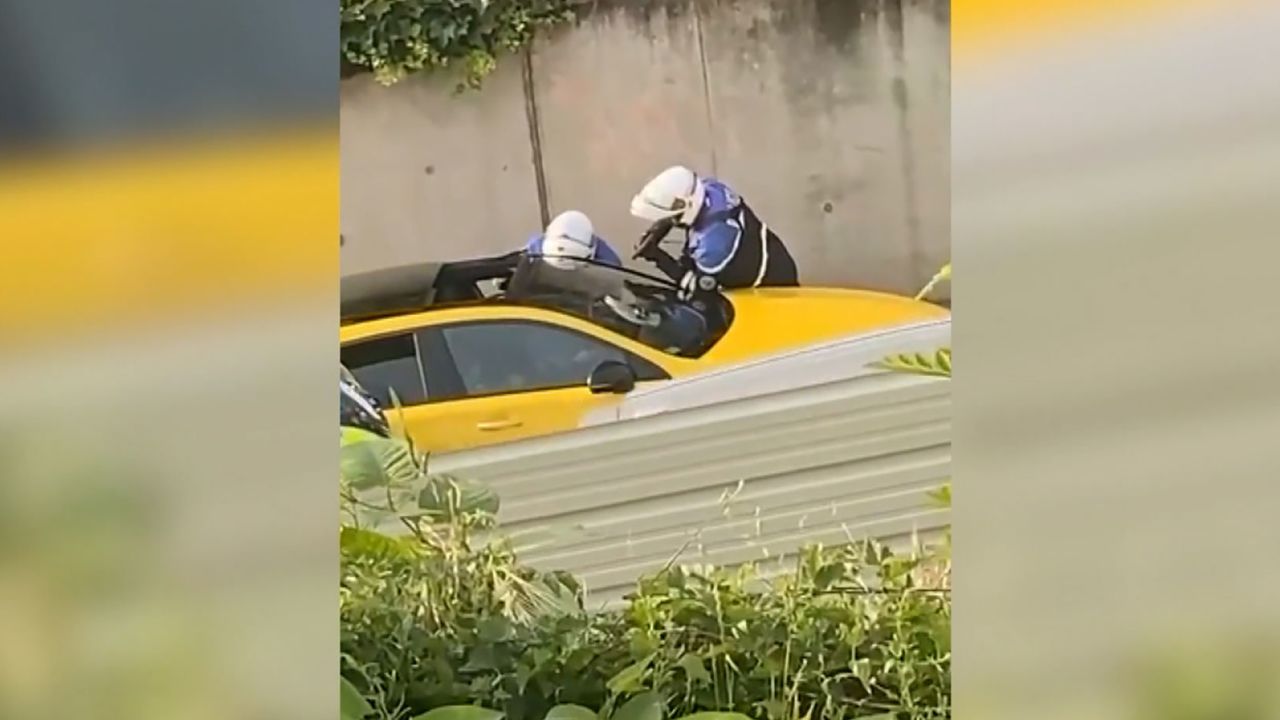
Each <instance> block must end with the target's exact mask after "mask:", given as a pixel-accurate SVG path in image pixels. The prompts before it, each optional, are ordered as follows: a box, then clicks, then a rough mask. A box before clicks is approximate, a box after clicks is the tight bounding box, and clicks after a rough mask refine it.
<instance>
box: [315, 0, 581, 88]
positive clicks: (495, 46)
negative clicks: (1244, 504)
mask: <svg viewBox="0 0 1280 720" xmlns="http://www.w3.org/2000/svg"><path fill="white" fill-rule="evenodd" d="M573 4H574V3H573V2H572V0H341V21H340V22H341V24H340V28H339V36H340V43H341V52H342V60H343V64H344V71H346V72H360V71H367V72H372V73H373V74H374V76H375V77H376V78H377V80H378V81H379V82H381V83H383V84H386V85H390V84H392V83H395V82H396V81H398V80H401V79H403V78H404V77H405V76H407V75H409V74H412V73H414V72H419V71H432V70H438V69H444V68H459V69H460V70H461V74H462V81H461V82H460V83H459V85H458V88H459V89H462V88H466V87H470V88H478V87H479V86H480V83H481V81H482V80H483V79H484V77H485V76H487V75H488V74H489V73H490V72H492V71H493V69H494V67H495V66H496V63H497V57H498V55H500V54H501V53H502V52H504V51H507V52H514V51H517V50H519V49H520V48H522V47H524V46H525V45H526V44H527V43H529V42H530V40H531V39H532V38H533V35H534V32H535V31H536V30H537V29H538V28H541V27H549V26H552V25H555V24H557V23H561V22H565V21H568V20H570V19H572V18H573V10H572V7H573Z"/></svg>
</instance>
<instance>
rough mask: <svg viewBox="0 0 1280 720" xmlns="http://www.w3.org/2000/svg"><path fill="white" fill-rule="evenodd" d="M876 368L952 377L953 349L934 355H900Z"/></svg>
mask: <svg viewBox="0 0 1280 720" xmlns="http://www.w3.org/2000/svg"><path fill="white" fill-rule="evenodd" d="M874 365H875V366H876V367H880V368H884V369H886V370H896V371H898V372H906V373H913V374H916V375H934V376H936V377H945V378H949V377H951V348H942V349H940V350H937V351H936V352H934V353H933V354H932V355H929V354H926V353H898V354H896V355H890V356H889V357H887V358H884V359H883V360H880V361H879V362H876V363H874Z"/></svg>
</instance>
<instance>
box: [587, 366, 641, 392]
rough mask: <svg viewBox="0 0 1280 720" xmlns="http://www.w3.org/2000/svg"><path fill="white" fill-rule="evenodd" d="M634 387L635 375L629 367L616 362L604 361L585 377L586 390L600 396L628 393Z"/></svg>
mask: <svg viewBox="0 0 1280 720" xmlns="http://www.w3.org/2000/svg"><path fill="white" fill-rule="evenodd" d="M635 386H636V373H635V371H634V370H632V369H631V366H630V365H627V364H626V363H620V362H618V361H617V360H605V361H604V362H602V363H600V364H599V365H597V366H596V369H595V370H592V371H591V375H590V376H588V377H587V388H588V389H590V390H591V392H593V393H595V394H597V395H600V394H604V393H613V394H618V395H620V394H622V393H629V392H631V391H632V390H633V389H635Z"/></svg>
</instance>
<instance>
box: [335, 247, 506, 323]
mask: <svg viewBox="0 0 1280 720" xmlns="http://www.w3.org/2000/svg"><path fill="white" fill-rule="evenodd" d="M518 260H519V253H511V254H508V255H502V256H497V257H487V258H477V259H474V260H463V261H460V262H449V263H439V262H416V263H409V264H405V265H398V266H395V267H388V268H381V269H378V270H369V271H366V272H360V273H352V274H350V275H344V276H343V277H342V281H341V284H340V288H339V292H340V293H341V301H340V303H339V306H340V317H341V321H342V322H343V323H348V322H355V321H360V320H372V319H375V318H380V317H387V316H390V315H402V314H405V313H411V312H420V311H422V310H426V309H429V308H432V307H435V306H438V305H441V304H457V303H459V302H464V303H465V302H480V301H483V300H484V299H485V297H484V295H483V294H482V293H481V291H480V289H479V287H478V285H477V283H480V282H483V281H485V280H495V279H500V278H505V277H509V276H510V275H511V272H512V271H513V270H514V268H515V265H516V262H517V261H518Z"/></svg>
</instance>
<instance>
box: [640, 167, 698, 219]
mask: <svg viewBox="0 0 1280 720" xmlns="http://www.w3.org/2000/svg"><path fill="white" fill-rule="evenodd" d="M706 194H707V189H706V185H704V184H703V182H702V178H700V177H698V175H697V173H695V172H694V171H692V170H690V169H689V168H687V167H684V166H682V165H675V166H673V167H669V168H667V169H666V170H663V171H662V172H660V173H658V174H657V175H656V176H655V177H654V178H653V179H652V180H650V181H649V182H647V183H645V186H644V187H642V188H640V192H639V193H638V194H636V196H635V197H633V198H631V214H632V215H634V216H636V217H638V218H642V219H644V220H649V221H650V222H658V221H659V220H666V219H668V218H674V219H675V220H676V222H677V223H679V224H681V225H691V224H693V221H694V220H695V219H696V218H697V217H698V212H699V211H701V210H702V199H703V198H704V197H705V196H706Z"/></svg>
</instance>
